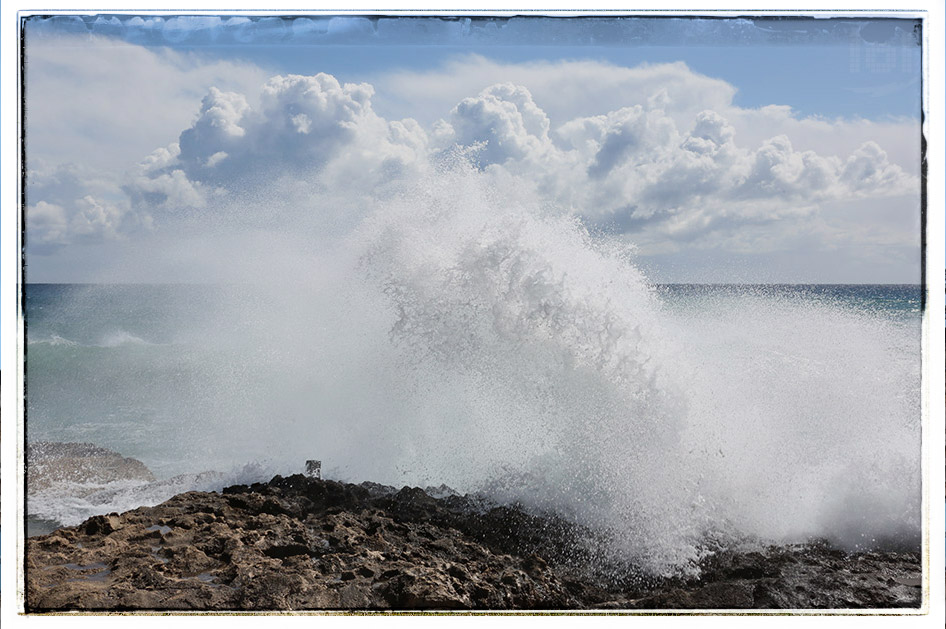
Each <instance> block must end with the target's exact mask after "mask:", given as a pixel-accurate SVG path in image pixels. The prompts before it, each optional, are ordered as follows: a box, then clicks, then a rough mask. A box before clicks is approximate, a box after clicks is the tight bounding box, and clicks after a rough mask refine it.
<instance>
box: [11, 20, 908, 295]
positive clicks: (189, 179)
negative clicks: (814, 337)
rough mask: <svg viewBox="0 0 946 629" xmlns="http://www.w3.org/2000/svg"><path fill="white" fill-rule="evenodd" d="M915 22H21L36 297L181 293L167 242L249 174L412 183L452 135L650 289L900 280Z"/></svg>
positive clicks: (904, 278)
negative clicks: (52, 287)
mask: <svg viewBox="0 0 946 629" xmlns="http://www.w3.org/2000/svg"><path fill="white" fill-rule="evenodd" d="M913 27H914V22H912V21H908V20H791V19H790V20H756V21H750V20H745V19H739V20H729V19H717V20H707V19H703V20H696V19H655V18H647V19H636V18H635V19H606V20H596V19H588V18H581V19H560V18H559V19H551V18H517V19H512V20H501V19H496V20H468V19H459V20H439V19H433V18H427V19H403V18H402V19H382V20H376V21H372V20H367V19H364V18H351V17H344V18H338V17H320V18H315V19H312V18H296V19H288V18H286V19H277V18H266V19H259V20H256V19H248V18H244V17H232V16H220V17H215V16H210V17H200V18H178V17H173V16H153V15H152V16H147V15H145V16H137V17H130V16H99V17H97V18H90V17H85V18H80V17H76V16H70V17H58V18H54V19H51V20H43V19H39V18H36V19H32V20H30V21H29V23H28V27H27V62H28V63H27V95H26V100H27V109H28V111H29V112H30V115H29V116H28V125H29V126H28V129H27V136H28V154H27V161H28V167H29V168H30V170H31V173H32V174H31V178H30V182H29V185H28V190H27V193H28V215H29V216H31V217H32V219H31V220H28V228H27V235H28V243H30V245H29V247H30V248H29V249H28V256H29V268H30V270H31V273H32V276H31V278H32V279H31V281H95V280H98V279H101V280H103V281H104V280H109V281H162V280H163V279H166V278H169V277H174V278H180V277H181V276H182V274H184V275H187V274H189V273H192V272H193V271H192V269H195V268H200V265H183V264H181V263H179V262H177V263H174V264H169V265H165V266H162V265H161V264H158V263H157V260H159V259H160V258H162V257H166V256H163V255H162V254H161V251H162V249H161V248H162V247H164V248H166V247H167V243H168V242H181V238H179V237H178V236H181V237H183V235H194V234H197V236H194V238H195V242H194V243H193V246H192V247H191V248H190V249H189V250H188V251H189V253H188V254H187V255H193V253H192V251H193V249H195V248H204V247H206V243H207V239H208V238H209V237H210V234H212V233H217V231H215V230H218V228H219V224H217V223H215V222H214V221H215V220H216V219H215V218H214V217H215V216H220V215H224V214H226V213H227V212H229V211H231V210H229V209H227V208H224V207H217V205H216V204H219V203H221V202H220V199H222V198H224V197H225V196H226V195H227V194H236V190H237V189H239V190H241V191H243V192H241V194H244V193H245V191H246V186H247V185H248V184H247V183H246V181H245V179H246V177H247V175H248V174H253V173H258V172H260V171H261V169H263V168H265V167H269V166H270V165H272V166H273V167H277V166H278V164H279V163H280V162H282V161H283V160H286V165H285V166H286V168H284V169H283V170H282V171H280V172H285V171H286V169H289V170H293V169H294V168H295V167H296V166H297V165H298V164H299V163H303V164H306V165H307V167H310V168H311V169H312V170H311V171H307V172H306V173H301V172H300V173H298V176H299V177H300V179H299V180H298V181H297V182H296V183H299V184H300V185H301V182H303V181H304V182H309V181H310V180H312V179H313V178H315V179H317V180H319V182H320V183H319V185H320V186H322V187H323V189H325V188H328V189H330V190H333V189H336V188H338V187H339V186H344V185H345V184H344V183H343V182H342V181H341V180H333V181H324V179H325V178H326V177H328V176H329V175H328V173H333V172H335V171H337V170H339V169H341V168H342V166H340V165H339V164H343V163H344V162H345V160H346V159H350V157H351V156H352V155H355V154H357V155H360V156H361V158H362V159H364V160H366V163H371V160H372V159H378V160H382V161H383V160H388V161H386V162H385V163H396V164H397V165H398V166H397V168H398V169H400V170H398V172H408V171H410V168H414V167H415V166H417V164H419V163H421V162H426V161H427V159H428V158H429V156H431V155H435V154H437V153H438V152H439V151H442V150H443V149H444V148H445V147H446V146H448V145H451V144H453V145H458V146H470V147H472V146H474V145H480V146H485V147H486V148H485V149H484V150H483V152H482V153H481V156H480V159H481V163H480V167H481V168H482V170H483V171H484V173H486V174H487V175H489V176H490V177H499V178H503V177H513V178H519V179H520V181H521V183H522V184H523V186H524V187H526V188H529V189H531V190H533V191H534V192H535V194H537V195H539V196H540V197H542V198H543V199H544V202H547V203H549V204H552V205H554V206H556V207H560V208H563V211H567V212H571V213H573V214H575V215H576V216H578V217H579V218H580V219H581V220H582V221H584V222H586V224H588V225H591V226H594V227H595V228H604V229H606V230H612V231H614V230H616V231H617V233H618V235H620V236H621V237H622V238H625V239H626V240H627V241H628V242H629V243H633V244H634V246H635V247H637V250H638V251H639V254H640V257H641V260H640V262H641V265H642V266H644V267H646V268H648V269H650V270H651V275H652V277H654V278H655V279H656V280H658V281H762V282H765V281H778V282H786V281H787V282H791V281H797V282H818V281H824V282H837V283H844V282H911V281H918V279H919V255H920V252H919V196H918V190H919V110H920V93H921V92H920V76H921V74H920V48H919V46H918V45H917V38H916V36H915V34H914V30H913ZM318 73H325V74H327V75H331V77H330V80H328V82H326V80H327V79H317V78H315V75H317V74H318ZM291 74H298V75H305V76H306V77H309V78H307V79H305V80H304V81H296V80H289V79H288V78H286V77H287V75H291ZM274 77H276V78H275V79H274ZM278 77H283V78H278ZM277 79H278V80H277ZM273 80H277V83H276V84H273V83H272V81H273ZM267 81H269V83H267ZM333 81H334V83H333ZM359 85H362V86H363V87H359ZM267 86H268V87H267ZM303 92H305V93H306V94H310V95H311V94H315V93H318V94H322V95H323V97H326V95H329V96H327V97H328V98H329V101H328V102H330V107H331V108H335V109H331V111H328V110H324V109H319V108H318V107H315V105H314V101H309V100H306V99H307V98H309V96H300V94H302V93H303ZM267 99H268V100H267ZM333 99H334V100H333ZM267 103H268V104H267ZM313 107H315V108H314V109H313ZM299 112H304V113H299ZM352 112H355V113H352ZM280 116H282V118H280ZM319 116H322V117H323V118H319ZM332 116H340V117H339V118H332ZM405 125H406V126H405ZM221 129H224V130H227V129H229V130H230V131H227V132H225V133H224V132H222V131H221ZM286 129H296V131H295V135H281V134H284V133H285V130H286ZM339 129H347V131H344V132H340V131H339ZM318 130H320V131H318ZM352 130H354V131H352ZM310 131H312V133H311V134H310ZM349 132H350V133H349ZM228 133H229V135H228ZM340 134H341V135H340ZM372 134H374V135H372ZM379 134H380V135H379ZM300 136H305V137H306V142H308V144H306V143H303V144H297V141H299V139H300ZM343 136H344V138H343ZM188 138H191V139H190V140H188ZM195 138H196V139H197V140H194V139H195ZM273 138H277V139H276V140H274V139H273ZM279 138H281V139H279ZM274 141H284V142H286V143H287V144H285V145H284V146H283V147H282V148H281V149H280V150H278V151H276V152H271V153H266V151H269V150H270V149H269V148H266V147H269V146H270V145H271V144H272V142H274ZM375 149H377V150H375ZM293 155H295V157H292V156H293ZM149 156H150V157H149ZM300 160H301V161H300ZM391 160H394V162H391ZM379 163H380V162H379ZM635 163H636V165H635ZM392 172H393V171H392ZM364 185H365V189H366V190H371V191H374V190H376V186H378V185H380V184H379V182H365V184H364ZM254 194H259V191H257V192H254ZM267 194H272V190H270V191H268V192H267ZM221 195H223V196H221ZM231 198H236V197H231ZM241 198H247V197H246V196H245V194H244V196H243V197H241ZM197 210H199V212H198V211H197ZM198 217H200V218H198ZM200 221H205V223H200ZM201 225H203V226H204V227H206V230H205V231H202V228H201ZM211 225H214V227H213V228H211V227H210V226H211ZM254 228H256V227H254ZM218 231H219V230H218ZM167 239H170V240H167ZM141 252H150V254H149V255H150V257H149V255H145V254H142V253H141ZM178 259H180V256H179V257H178ZM116 260H124V261H126V262H124V263H121V264H116V263H115V261H116ZM144 260H148V261H147V262H144ZM162 269H163V270H162ZM185 279H199V278H197V277H196V276H195V277H194V278H185Z"/></svg>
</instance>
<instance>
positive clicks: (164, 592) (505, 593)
mask: <svg viewBox="0 0 946 629" xmlns="http://www.w3.org/2000/svg"><path fill="white" fill-rule="evenodd" d="M438 495H443V496H444V497H443V498H439V499H438V498H434V497H432V496H430V495H429V494H428V493H427V492H425V491H424V490H421V489H418V488H408V487H405V488H403V489H401V490H399V491H397V490H394V489H393V488H387V487H382V486H380V485H377V484H372V483H364V484H362V485H350V484H344V483H338V482H334V481H321V480H314V479H308V478H305V477H303V476H298V475H297V476H290V477H288V478H282V477H278V476H277V477H276V478H274V479H273V480H272V481H270V482H269V483H266V484H259V483H258V484H254V485H252V486H249V487H248V486H243V485H238V486H234V487H228V488H227V489H225V490H223V492H222V493H205V492H189V493H185V494H181V495H178V496H175V497H174V498H172V499H171V500H169V501H167V502H165V503H163V504H161V505H158V506H156V507H142V508H139V509H135V510H133V511H129V512H126V513H124V514H121V515H119V514H109V515H104V516H96V517H93V518H90V519H89V520H87V521H85V522H84V523H82V524H81V525H79V526H77V527H69V528H63V529H59V530H57V531H55V532H53V533H51V534H49V535H44V536H40V537H33V538H30V539H28V540H27V544H26V585H27V588H26V605H27V611H30V612H43V611H54V610H68V609H84V610H135V609H141V610H305V609H319V610H331V609H369V610H371V609H374V610H385V609H441V610H458V609H459V610H462V609H494V610H500V609H549V610H555V609H611V610H616V609H681V608H690V609H709V608H716V609H727V608H735V609H739V608H782V609H808V608H820V609H825V608H828V609H839V608H865V607H869V608H874V607H877V608H880V607H917V606H919V604H920V598H921V587H920V584H921V573H920V569H921V568H920V558H919V554H918V553H882V552H872V553H858V554H845V553H843V552H841V551H838V550H834V549H831V548H829V547H827V546H825V545H819V544H809V545H803V546H789V547H770V548H764V549H759V550H757V551H753V552H748V551H746V552H736V551H724V550H720V551H719V552H717V553H715V554H713V555H712V556H711V557H710V558H709V559H708V560H706V561H705V562H704V564H703V565H702V566H701V576H700V578H699V579H689V580H685V579H666V580H660V579H653V578H647V577H646V576H645V575H642V574H640V573H638V572H635V571H634V570H633V569H631V568H629V567H626V566H625V567H623V568H622V569H621V570H617V571H616V570H615V566H613V565H612V566H606V565H604V564H603V563H602V562H601V561H600V559H596V558H595V557H594V556H592V555H591V554H590V552H589V551H588V550H586V548H587V545H584V544H582V543H580V540H581V539H584V536H586V535H587V532H586V531H582V530H580V529H579V528H578V527H576V526H574V525H571V524H569V523H568V522H566V521H564V520H561V519H559V518H556V517H539V516H534V515H530V514H528V513H526V512H524V511H523V510H521V509H519V508H516V507H508V506H495V505H490V504H488V503H485V502H483V501H482V500H481V499H477V498H472V497H468V496H466V497H461V496H457V495H455V494H452V493H451V492H448V491H445V492H438ZM605 575H609V576H605ZM615 575H618V576H615Z"/></svg>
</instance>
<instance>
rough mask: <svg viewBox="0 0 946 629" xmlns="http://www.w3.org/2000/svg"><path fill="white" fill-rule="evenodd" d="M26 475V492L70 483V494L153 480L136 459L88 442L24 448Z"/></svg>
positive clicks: (40, 444) (40, 442)
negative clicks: (116, 483)
mask: <svg viewBox="0 0 946 629" xmlns="http://www.w3.org/2000/svg"><path fill="white" fill-rule="evenodd" d="M26 475H27V486H28V487H29V492H30V493H36V492H40V491H43V490H45V489H48V488H49V487H51V486H54V485H61V484H63V483H70V484H73V485H76V486H78V487H74V488H73V491H77V490H82V489H83V488H84V490H85V491H86V492H92V491H95V490H96V489H98V488H99V487H101V486H103V485H106V484H108V483H112V482H115V481H120V480H128V481H142V482H151V481H154V475H153V474H152V473H151V471H150V470H149V469H148V468H147V467H145V464H144V463H142V462H141V461H139V460H138V459H132V458H129V457H123V456H122V455H120V454H118V453H117V452H113V451H111V450H108V449H106V448H101V447H99V446H96V445H93V444H91V443H56V442H52V441H37V442H34V443H31V444H29V445H27V447H26Z"/></svg>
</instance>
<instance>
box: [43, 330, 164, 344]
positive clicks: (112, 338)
mask: <svg viewBox="0 0 946 629" xmlns="http://www.w3.org/2000/svg"><path fill="white" fill-rule="evenodd" d="M30 336H32V335H30ZM26 344H27V345H50V346H61V347H122V346H125V345H149V346H157V345H162V343H153V342H151V341H148V340H146V339H143V338H141V337H140V336H136V335H134V334H132V333H131V332H128V331H126V330H114V331H110V332H107V333H105V334H103V335H102V336H101V337H100V338H99V339H98V341H97V342H94V343H88V342H86V343H83V342H80V341H76V340H74V339H70V338H66V337H64V336H60V335H59V334H49V335H39V336H36V337H34V338H27V341H26Z"/></svg>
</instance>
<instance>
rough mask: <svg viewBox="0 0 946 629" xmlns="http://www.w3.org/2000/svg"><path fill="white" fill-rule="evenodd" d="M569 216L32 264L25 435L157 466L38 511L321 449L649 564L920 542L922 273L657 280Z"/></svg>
mask: <svg viewBox="0 0 946 629" xmlns="http://www.w3.org/2000/svg"><path fill="white" fill-rule="evenodd" d="M548 227H549V226H547V225H546V228H548ZM552 227H553V228H552V229H550V231H549V232H548V233H545V234H538V236H537V235H536V234H535V233H529V234H518V235H516V234H514V233H512V234H510V232H508V231H507V232H506V233H505V234H503V235H502V237H500V235H499V234H496V235H495V240H494V241H487V242H486V244H485V245H484V246H480V247H476V248H472V249H470V248H468V249H466V250H463V247H461V246H457V247H456V249H457V251H458V252H459V254H458V256H457V257H456V258H454V259H453V260H452V262H453V264H451V265H449V266H447V267H445V268H438V267H437V266H436V265H432V264H431V263H430V260H429V259H423V258H422V256H420V254H419V253H418V252H420V251H422V249H413V250H411V251H406V250H398V249H397V247H394V250H385V249H384V248H383V247H377V248H373V249H371V250H370V255H368V256H367V257H362V258H361V259H359V260H358V263H357V264H353V265H351V266H350V267H349V268H351V269H358V272H359V274H360V276H361V277H362V278H363V279H362V281H359V282H353V281H351V278H350V277H348V276H345V275H342V276H341V277H344V279H345V282H348V283H347V284H344V285H345V286H347V287H348V288H347V289H346V290H344V291H341V292H339V291H338V287H339V286H341V285H343V283H341V282H340V281H339V275H338V274H327V275H325V276H323V277H321V278H319V279H318V281H316V282H310V283H306V284H300V285H292V286H285V285H283V286H265V285H256V286H239V285H222V286H221V285H215V286H206V285H103V284H87V285H62V284H48V285H46V284H28V285H26V287H25V292H24V296H25V304H24V305H25V309H24V310H25V312H24V314H25V320H26V387H27V393H26V411H27V424H26V425H27V439H28V441H31V442H33V441H41V440H50V441H75V442H91V443H94V444H96V445H100V446H104V447H108V448H110V449H113V450H115V451H117V452H119V453H121V454H122V455H124V456H131V457H135V458H138V459H140V460H141V461H143V462H144V463H145V464H146V465H147V466H148V467H149V468H150V469H151V470H152V471H153V472H154V474H155V475H156V476H157V477H158V478H159V479H160V482H158V483H151V484H147V483H140V482H129V483H112V484H110V485H109V486H105V487H101V488H96V490H95V491H94V492H92V493H91V494H90V493H89V492H88V491H81V492H80V491H76V489H77V488H76V487H71V486H62V487H56V488H53V489H51V490H47V491H45V492H40V493H39V494H36V495H33V496H31V498H30V503H29V512H30V516H31V518H32V519H33V521H34V522H35V521H39V520H45V521H49V522H51V523H64V524H76V523H78V522H79V521H81V520H82V519H84V518H85V517H88V516H90V515H92V514H94V513H103V512H108V511H112V510H122V509H130V508H134V507H136V506H140V505H142V504H154V503H157V502H160V501H162V500H164V499H166V498H168V497H170V496H171V495H173V494H174V493H178V492H180V491H184V490H186V489H207V490H213V489H219V488H220V487H222V486H224V485H226V484H230V483H233V482H246V481H252V480H266V479H268V478H269V477H270V476H271V475H272V474H274V473H277V472H278V473H283V474H286V473H293V472H301V471H302V465H303V462H304V460H305V459H308V458H319V459H322V461H323V469H324V470H325V475H326V476H327V477H333V478H337V479H341V480H347V481H356V482H357V481H362V480H372V481H377V482H382V483H387V484H392V485H395V486H401V485H404V484H411V485H420V486H425V485H438V484H440V483H447V484H448V485H450V486H452V487H454V488H455V489H457V490H460V491H483V492H486V493H487V494H489V495H491V496H492V497H494V498H495V499H497V500H509V501H519V502H522V503H524V504H526V505H527V506H530V507H531V508H534V509H537V510H552V511H556V512H558V513H562V514H564V515H566V516H568V517H571V518H574V519H576V520H578V521H580V522H582V523H584V524H587V525H590V526H592V527H593V528H596V529H598V530H600V531H602V532H603V533H604V535H605V537H606V538H609V539H611V542H609V548H608V552H614V553H617V554H621V555H623V556H627V557H628V558H630V559H631V560H633V561H636V562H637V563H639V564H641V565H644V566H646V567H649V568H650V569H652V570H653V571H655V572H663V573H668V572H671V573H672V572H680V571H686V570H687V569H689V568H690V567H692V565H693V564H694V562H696V561H697V560H698V559H699V557H700V556H701V553H702V552H704V550H703V548H704V542H705V541H706V540H708V539H711V538H712V539H721V538H725V539H740V540H748V539H753V540H767V541H801V540H804V539H809V538H812V537H819V538H826V539H829V540H832V541H833V542H834V543H837V544H838V545H840V546H843V547H848V548H867V547H885V546H886V547H897V548H902V547H908V548H912V547H917V546H918V544H919V539H920V363H921V358H920V356H921V352H920V342H921V338H920V315H921V290H920V287H918V286H914V285H896V286H890V285H682V284H675V285H652V284H648V283H647V282H645V281H644V280H643V278H642V276H640V275H639V274H638V273H637V271H636V270H635V269H634V267H633V265H631V264H630V262H629V261H628V260H627V259H626V258H624V257H623V256H621V255H617V254H614V253H613V252H610V251H603V250H601V249H596V248H595V246H592V245H591V244H590V241H587V240H582V239H581V238H579V239H577V241H574V242H572V243H571V244H572V249H571V250H567V249H566V250H564V251H563V250H562V249H561V244H562V242H563V241H564V242H570V241H568V240H567V239H562V238H560V236H561V234H557V233H556V230H566V231H567V230H571V229H573V227H572V226H570V225H562V224H558V225H553V226H552ZM556 237H558V240H556ZM585 237H586V238H588V237H587V235H586V236H585ZM530 239H536V240H530ZM543 239H544V241H543ZM382 241H383V239H382ZM371 242H375V243H377V242H379V240H377V239H373V240H372V241H371ZM398 246H400V245H398ZM444 246H450V244H449V243H446V244H445V245H444ZM553 247H554V248H555V253H554V255H556V256H558V255H564V256H565V264H564V265H562V266H560V267H556V266H555V265H554V264H551V263H550V259H551V254H550V253H549V251H550V250H551V249H550V248H553ZM376 257H383V258H384V260H383V261H381V262H378V260H377V259H376ZM399 257H406V258H407V259H397V258H399ZM414 257H417V259H414ZM391 269H397V271H398V273H397V274H396V275H395V274H393V273H391ZM206 471H214V472H217V474H214V475H206V474H205V475H202V476H198V475H197V474H198V473H201V472H206ZM84 489H88V488H84ZM80 496H81V497H80Z"/></svg>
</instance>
